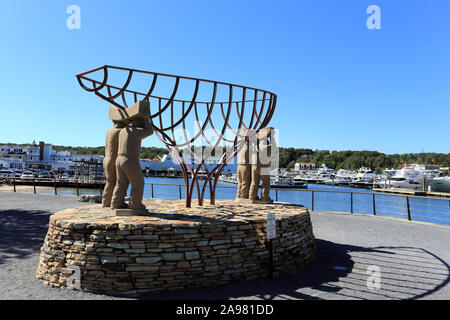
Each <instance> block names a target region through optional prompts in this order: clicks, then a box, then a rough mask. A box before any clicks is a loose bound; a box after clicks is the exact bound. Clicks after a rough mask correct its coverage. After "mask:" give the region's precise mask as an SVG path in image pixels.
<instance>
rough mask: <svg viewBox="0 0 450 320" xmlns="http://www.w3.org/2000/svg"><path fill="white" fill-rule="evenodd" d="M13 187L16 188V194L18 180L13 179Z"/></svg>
mask: <svg viewBox="0 0 450 320" xmlns="http://www.w3.org/2000/svg"><path fill="white" fill-rule="evenodd" d="M13 187H14V192H16V179H15V178H13Z"/></svg>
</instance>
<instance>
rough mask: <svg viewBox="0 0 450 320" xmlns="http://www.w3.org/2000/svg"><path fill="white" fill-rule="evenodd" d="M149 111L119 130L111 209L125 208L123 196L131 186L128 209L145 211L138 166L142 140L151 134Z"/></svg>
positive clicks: (141, 179) (140, 172)
mask: <svg viewBox="0 0 450 320" xmlns="http://www.w3.org/2000/svg"><path fill="white" fill-rule="evenodd" d="M149 113H150V112H149V111H148V113H145V114H143V115H142V114H139V116H137V117H135V118H133V119H132V122H131V124H130V125H128V126H126V127H125V128H123V129H121V130H120V133H119V144H118V156H117V159H116V174H117V182H116V186H115V188H114V194H113V198H112V203H111V208H113V209H120V208H126V205H125V196H126V193H127V189H128V186H129V184H131V191H130V202H129V208H130V209H135V210H145V206H144V205H143V204H142V198H143V192H144V175H143V174H142V170H141V166H140V164H139V156H140V153H141V141H142V139H144V138H146V137H148V136H150V135H151V134H153V125H152V123H151V120H150V117H149Z"/></svg>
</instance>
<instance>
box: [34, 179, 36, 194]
mask: <svg viewBox="0 0 450 320" xmlns="http://www.w3.org/2000/svg"><path fill="white" fill-rule="evenodd" d="M33 192H34V193H36V180H35V179H33Z"/></svg>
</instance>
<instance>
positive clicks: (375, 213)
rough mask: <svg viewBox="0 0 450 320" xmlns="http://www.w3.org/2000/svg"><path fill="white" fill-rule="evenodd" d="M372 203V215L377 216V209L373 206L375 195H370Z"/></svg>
mask: <svg viewBox="0 0 450 320" xmlns="http://www.w3.org/2000/svg"><path fill="white" fill-rule="evenodd" d="M372 202H373V215H374V216H376V215H377V209H376V206H375V193H373V194H372Z"/></svg>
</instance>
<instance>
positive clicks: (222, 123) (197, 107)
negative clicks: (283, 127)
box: [76, 65, 277, 207]
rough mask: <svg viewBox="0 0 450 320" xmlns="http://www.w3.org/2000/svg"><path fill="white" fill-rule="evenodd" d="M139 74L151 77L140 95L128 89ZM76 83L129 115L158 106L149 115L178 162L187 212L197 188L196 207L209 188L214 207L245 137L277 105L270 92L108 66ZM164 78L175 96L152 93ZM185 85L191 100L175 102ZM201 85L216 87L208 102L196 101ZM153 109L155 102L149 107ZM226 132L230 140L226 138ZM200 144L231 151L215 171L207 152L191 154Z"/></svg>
mask: <svg viewBox="0 0 450 320" xmlns="http://www.w3.org/2000/svg"><path fill="white" fill-rule="evenodd" d="M111 72H123V73H127V76H126V80H125V82H124V84H123V85H122V86H119V85H112V84H110V83H108V79H109V74H110V73H111ZM98 73H100V74H101V73H102V76H100V79H99V80H95V79H94V78H91V76H92V75H94V74H98ZM136 74H139V75H146V76H150V77H151V80H150V81H149V83H148V90H147V91H144V92H142V91H138V90H132V89H130V87H129V86H130V83H131V82H132V78H133V75H136ZM76 78H77V80H78V82H79V84H80V86H81V87H82V88H83V89H84V90H86V91H88V92H93V93H95V95H97V96H98V97H100V98H102V99H103V100H105V101H107V102H109V103H111V104H112V105H113V106H115V107H116V108H118V109H119V110H126V108H128V106H131V105H132V104H135V103H137V102H138V101H150V100H152V101H154V102H156V104H157V110H156V111H150V118H151V119H152V122H153V129H154V132H155V134H156V136H157V137H158V139H159V140H161V141H162V142H163V143H164V145H165V146H166V148H167V150H168V151H169V153H170V154H171V155H172V157H173V159H175V161H176V162H177V163H178V165H179V166H180V169H181V172H182V174H183V178H184V182H185V187H186V207H191V203H192V196H193V193H194V187H196V189H197V199H198V205H200V206H201V205H203V199H204V197H205V191H206V188H207V187H209V194H210V204H211V205H214V204H215V191H216V187H217V183H218V181H219V177H220V175H221V173H222V170H223V169H224V167H225V166H226V165H227V164H228V163H230V162H231V161H232V160H233V158H234V157H235V156H236V154H237V153H238V152H239V150H240V148H242V147H243V145H244V142H245V138H246V137H248V135H249V134H250V133H251V132H256V131H257V130H259V129H262V128H265V127H266V126H267V125H268V124H269V122H270V120H271V118H272V116H273V114H274V111H275V107H276V102H277V95H276V94H274V93H272V92H270V91H267V90H261V89H256V88H252V87H247V86H242V85H237V84H231V83H226V82H220V81H213V80H206V79H200V78H192V77H186V76H180V75H172V74H164V73H158V72H151V71H144V70H137V69H130V68H123V67H115V66H110V65H104V66H101V67H98V68H95V69H92V70H88V71H85V72H82V73H79V74H77V75H76ZM160 79H164V81H166V80H172V81H174V84H173V89H172V92H171V94H170V95H169V96H167V97H164V96H158V95H155V94H154V90H155V87H156V86H157V82H158V81H159V80H160ZM182 81H189V82H193V83H194V84H195V87H194V90H193V93H192V96H191V98H189V99H176V95H177V92H178V90H179V87H180V83H181V82H182ZM85 83H90V85H86V84H85ZM202 85H209V86H212V92H210V96H211V99H210V100H209V101H197V97H198V93H199V88H200V86H202ZM219 86H221V87H223V88H225V89H226V91H228V94H227V95H228V97H227V98H228V99H223V100H221V101H218V100H217V99H216V98H217V91H218V87H219ZM113 91H116V92H113ZM237 91H239V92H240V94H239V93H238V94H236V92H237ZM234 95H235V96H236V95H238V96H239V99H237V100H233V96H234ZM130 96H131V97H132V98H131V101H132V103H131V104H130V101H129V99H130V98H129V97H130ZM152 105H153V103H152V104H151V106H152ZM177 106H179V107H180V108H181V117H180V118H179V119H175V116H174V114H175V111H176V110H177V109H176V107H177ZM218 106H220V115H221V116H216V117H213V111H214V110H217V108H219V107H218ZM224 106H225V107H224ZM215 108H216V109H215ZM249 109H251V113H250V112H248V111H247V112H246V110H249ZM178 111H179V110H178ZM202 113H203V114H205V117H204V119H201V118H200V114H202ZM163 115H167V116H166V119H167V117H170V124H169V125H167V126H164V125H163V122H164V121H163V119H164V117H163ZM189 115H191V116H192V115H193V116H195V122H196V123H197V126H198V129H199V130H198V131H199V132H198V133H196V134H194V136H193V137H192V138H190V137H188V135H187V134H186V133H185V132H186V118H187V117H188V116H189ZM232 116H234V117H235V119H237V125H236V126H235V127H234V128H233V127H232V126H231V124H230V122H231V117H232ZM181 128H182V129H183V132H184V140H183V141H182V142H177V139H176V138H175V130H176V129H181ZM207 130H208V132H209V133H211V132H213V133H214V135H215V140H216V141H215V142H213V141H212V139H210V138H208V136H207V135H206V134H205V132H206V131H207ZM226 132H227V135H226V134H225V133H226ZM230 132H232V135H233V138H229V136H228V134H229V133H230ZM199 139H202V140H203V141H205V142H206V143H207V146H206V147H207V148H210V150H216V148H218V147H219V145H220V144H221V143H228V144H229V145H228V147H227V148H225V152H224V153H223V154H222V155H221V157H220V160H219V161H218V162H217V164H216V165H215V167H214V168H212V169H211V170H209V169H208V167H207V166H206V163H207V160H208V157H206V158H205V157H203V153H202V157H199V156H198V155H197V154H196V153H195V152H194V151H193V147H194V143H195V142H196V141H198V140H199ZM186 150H187V152H188V153H189V154H190V158H191V159H192V158H195V159H196V160H197V162H198V164H195V163H192V162H191V163H189V161H188V159H186V157H185V156H183V155H181V153H182V151H183V152H186ZM202 150H203V149H202ZM202 170H204V172H206V179H205V181H204V183H203V185H202V186H200V182H199V179H198V175H199V173H200V172H201V171H202ZM190 178H192V181H190Z"/></svg>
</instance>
